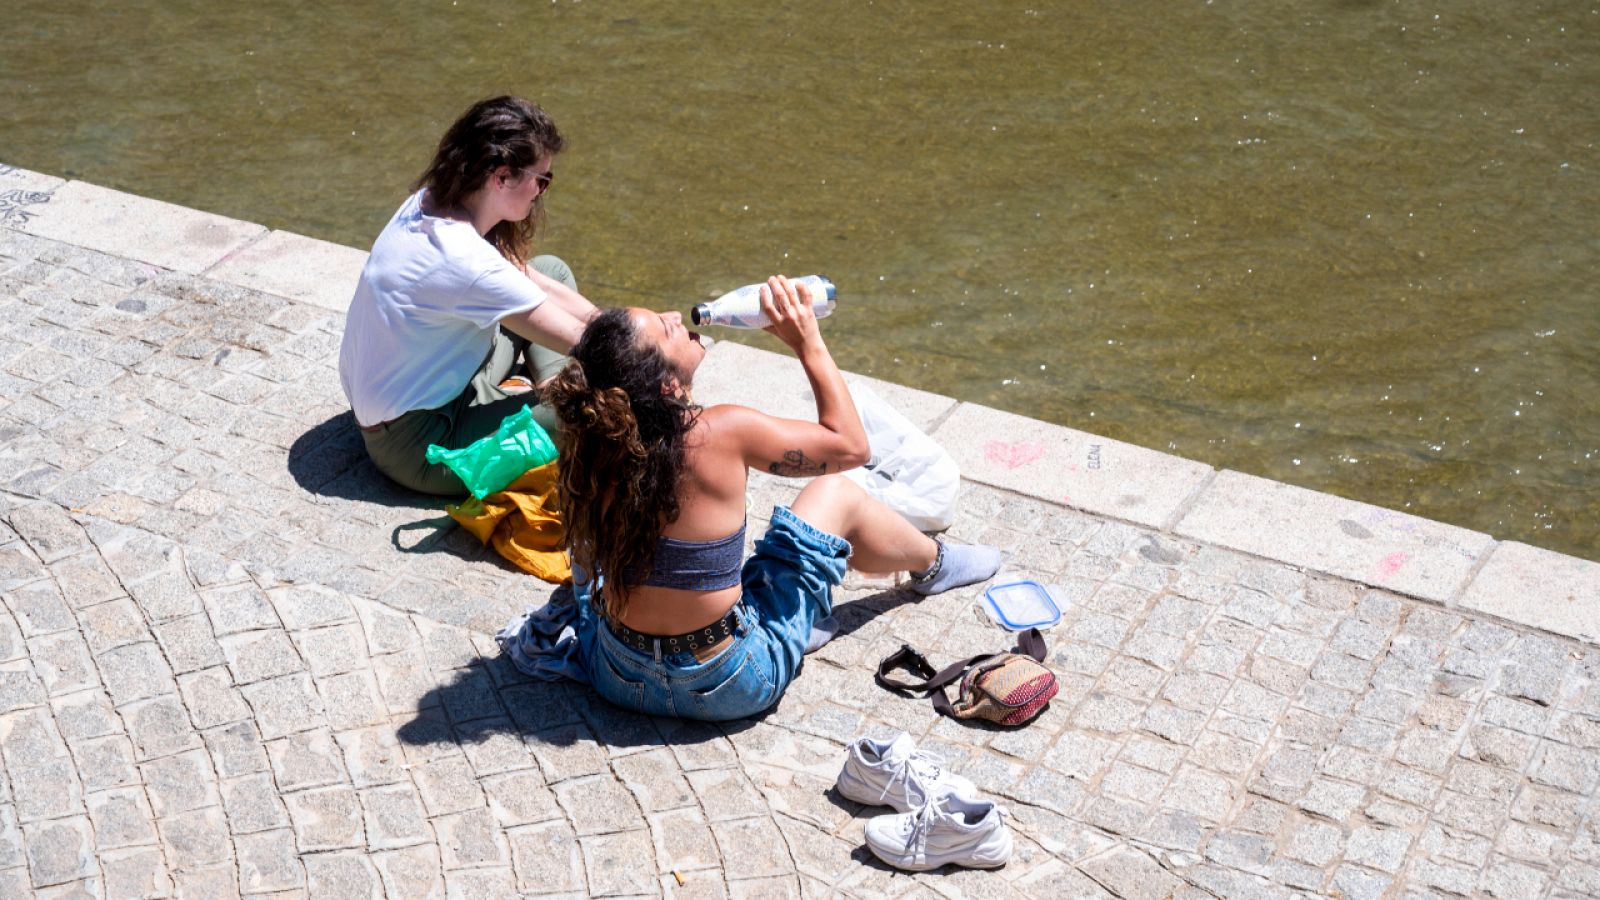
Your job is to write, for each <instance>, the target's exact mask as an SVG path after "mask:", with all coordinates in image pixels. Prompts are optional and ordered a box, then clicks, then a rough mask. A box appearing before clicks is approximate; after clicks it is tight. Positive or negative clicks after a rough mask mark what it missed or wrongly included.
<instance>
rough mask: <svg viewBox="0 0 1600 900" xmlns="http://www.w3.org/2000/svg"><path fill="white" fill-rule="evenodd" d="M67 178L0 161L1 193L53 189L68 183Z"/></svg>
mask: <svg viewBox="0 0 1600 900" xmlns="http://www.w3.org/2000/svg"><path fill="white" fill-rule="evenodd" d="M66 183H67V180H66V179H65V178H57V177H56V176H54V175H46V174H44V173H43V172H34V171H30V170H28V169H22V168H18V167H17V166H8V165H6V164H5V163H3V162H0V193H3V192H5V191H29V192H33V191H38V192H45V191H53V190H55V189H56V188H58V187H60V186H62V185H63V184H66Z"/></svg>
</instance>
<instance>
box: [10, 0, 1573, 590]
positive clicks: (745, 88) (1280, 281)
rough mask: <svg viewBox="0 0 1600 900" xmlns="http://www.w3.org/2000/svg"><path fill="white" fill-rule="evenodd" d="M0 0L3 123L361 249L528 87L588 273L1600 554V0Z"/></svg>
mask: <svg viewBox="0 0 1600 900" xmlns="http://www.w3.org/2000/svg"><path fill="white" fill-rule="evenodd" d="M7 10H8V11H7V16H6V19H7V22H8V27H7V28H6V29H5V31H4V32H3V33H0V97H4V107H5V114H6V120H7V124H6V127H5V129H4V130H3V132H0V161H4V162H7V163H11V164H13V165H20V166H23V167H26V168H31V169H36V170H39V171H43V172H49V173H52V174H60V175H67V176H70V177H75V178H82V179H85V180H88V181H92V182H96V183H99V184H104V185H108V186H112V187H117V188H122V189H125V190H129V191H132V192H135V193H139V194H145V195H149V196H154V197H159V198H162V199H165V200H169V201H172V202H176V203H181V204H185V205H188V206H194V207H198V208H201V209H206V210H211V211H215V212H219V213H223V214H226V215H230V216H235V217H238V218H242V219H248V220H252V221H257V222H262V223H265V224H267V225H270V226H272V227H275V228H285V229H290V230H294V231H298V232H301V233H304V234H309V235H313V236H315V237H319V238H324V239H327V240H332V241H338V242H341V243H345V244H350V245H354V246H358V247H362V248H365V247H367V246H369V245H370V244H371V241H372V238H373V237H374V236H375V235H376V233H377V232H378V230H379V229H380V228H381V227H382V225H383V223H384V221H385V220H386V219H387V217H388V216H389V215H390V213H391V212H392V211H393V209H394V208H395V206H397V205H398V203H399V201H400V199H401V198H402V197H403V196H404V194H405V192H406V190H407V186H408V184H409V183H410V181H411V180H412V179H413V178H414V177H415V176H416V174H417V173H418V172H419V171H420V170H421V168H422V167H423V165H424V164H425V163H426V161H427V159H428V157H429V155H430V152H431V150H432V145H433V143H434V142H435V141H436V140H437V138H438V136H439V134H440V133H442V131H443V129H444V127H445V126H446V125H447V124H448V123H449V122H450V120H451V119H453V118H454V116H455V115H457V114H458V113H459V112H460V111H461V110H462V109H464V108H465V107H466V106H467V105H468V104H469V103H470V102H471V101H472V100H475V99H477V98H479V97H481V96H487V95H489V94H492V93H498V92H502V91H510V92H515V93H520V94H523V95H526V96H529V97H531V98H534V99H536V100H538V101H539V102H540V103H541V104H543V105H544V106H545V107H546V108H547V109H549V110H550V111H551V112H552V114H553V115H554V116H555V118H556V121H557V122H558V123H559V125H560V127H561V129H562V131H563V132H564V133H565V134H566V135H567V137H568V139H569V149H568V151H567V152H566V153H565V154H563V156H562V158H561V159H560V160H558V161H557V163H556V172H557V176H558V177H557V181H556V185H555V188H554V189H553V191H552V192H551V193H550V195H549V203H548V212H549V221H548V228H547V230H546V233H545V237H544V239H543V241H542V244H541V246H542V249H544V250H546V251H548V252H554V253H558V254H560V255H562V256H563V257H565V258H566V259H567V260H568V261H569V262H571V263H572V265H573V268H574V269H575V270H576V271H577V273H578V278H579V280H580V285H581V286H582V287H583V288H584V290H585V292H586V293H588V294H590V295H591V296H592V297H593V298H594V299H595V300H596V301H598V302H601V303H634V304H641V305H647V306H652V307H656V308H662V309H667V308H679V309H687V308H688V307H689V306H690V305H692V304H693V303H695V302H698V301H699V300H702V299H704V298H706V297H708V296H710V295H714V294H716V293H719V292H721V291H722V290H725V289H727V288H731V287H734V286H736V285H739V284H742V283H746V282H749V281H754V280H757V279H758V278H760V277H763V276H764V275H766V274H768V273H769V272H771V271H774V270H777V271H783V272H785V273H788V274H791V275H799V274H805V273H809V272H821V273H825V274H827V275H829V276H831V277H832V278H833V279H834V280H835V281H836V282H837V283H838V285H839V288H840V295H841V301H840V307H839V311H838V312H837V313H836V314H835V316H834V317H833V318H832V319H831V320H829V321H828V322H827V323H826V325H825V333H826V334H827V335H828V337H829V341H830V345H831V346H832V347H833V349H834V353H835V355H836V356H837V357H838V359H839V361H840V363H841V365H843V366H844V367H846V368H850V369H855V370H858V371H862V372H867V373H871V374H873V375H877V376H879V377H883V378H887V379H891V380H894V381H900V382H903V383H907V384H911V385H915V386H918V387H922V388H925V389H928V390H932V391H938V392H941V393H945V394H949V395H952V396H955V397H959V398H961V399H965V400H972V401H976V402H980V403H986V404H990V405H993V406H996V407H1000V408H1003V409H1007V410H1012V411H1015V412H1019V413H1023V414H1026V415H1031V416H1036V417H1039V418H1043V419H1047V420H1050V421H1054V422H1059V423H1061V424H1064V425H1068V426H1072V427H1076V428H1081V429H1084V430H1087V431H1092V432H1095V433H1098V434H1102V435H1107V436H1110V437H1113V438H1118V439H1122V440H1126V441H1130V442H1133V443H1137V444H1142V445H1145V446H1149V447H1153V448H1157V449H1160V450H1165V451H1169V452H1172V453H1175V454H1178V455H1181V456H1186V457H1190V458H1193V459H1198V460H1203V461H1205V462H1207V463H1211V464H1213V465H1216V466H1221V467H1229V468H1234V469H1239V470H1242V471H1245V472H1250V473H1253V474H1257V475H1263V476H1266V477H1270V478H1275V479H1280V480H1283V481H1287V482H1290V483H1293V484H1298V485H1304V486H1307V487H1311V488H1315V489H1319V490H1324V491H1330V492H1332V493H1336V494H1340V495H1343V496H1348V497H1354V498H1357V499H1361V500H1365V501H1369V502H1372V503H1376V504H1379V505H1382V506H1387V507H1393V508H1397V509H1404V510H1407V511H1410V512H1414V513H1417V514H1420V515H1424V516H1428V517H1431V518H1436V519H1442V520H1444V521H1448V522H1453V523H1456V524H1459V525H1463V526H1466V527H1469V528H1474V529H1479V530H1482V531H1487V532H1489V533H1491V534H1494V535H1495V536H1497V537H1500V538H1503V539H1512V540H1521V541H1526V542H1529V543H1533V544H1537V545H1540V546H1544V547H1549V548H1552V549H1555V550H1560V551H1564V552H1567V553H1573V554H1577V555H1580V556H1585V557H1588V558H1590V559H1600V529H1597V527H1596V522H1597V519H1600V416H1597V415H1596V413H1597V410H1600V360H1597V357H1596V354H1595V348H1596V347H1597V346H1600V291H1597V289H1596V287H1595V280H1596V273H1597V271H1600V202H1597V201H1600V153H1597V149H1596V141H1600V90H1597V89H1596V85H1600V2H1596V0H1585V2H1539V0H1532V2H1521V3H1505V2H1503V0H1500V2H1484V0H1457V2H1455V3H1450V4H1441V3H1422V2H1394V0H1322V2H1307V0H1294V2H1275V3H1268V2H1205V0H1199V2H1172V0H1166V2H1149V0H1129V2H1121V3H1116V4H1089V3H1074V4H1064V3H1053V4H1045V3H1041V2H1038V0H1033V2H1031V3H1016V2H992V3H954V2H946V0H923V2H917V3H912V2H887V3H886V2H813V3H806V4H782V5H779V4H749V3H742V2H727V0H708V2H702V3H693V4H690V3H675V2H632V3H608V2H596V0H588V2H570V0H556V2H548V3H514V2H508V0H502V2H473V0H455V2H451V0H443V2H439V0H430V2H404V3H402V2H388V3H382V2H373V0H360V2H350V3H344V4H339V5H337V6H335V7H327V8H325V7H323V6H320V5H310V4H299V3H289V2H284V0H257V2H253V3H250V4H247V5H246V4H215V3H200V2H194V0H161V2H152V0H122V2H116V3H109V2H100V3H95V2H90V3H73V4H63V3H59V2H55V0H48V2H47V0H11V2H10V3H9V4H8V6H7ZM738 339H742V340H750V341H751V342H753V343H757V344H762V345H764V346H768V347H770V348H773V349H777V345H776V344H775V343H771V342H768V339H767V338H766V337H765V336H759V335H758V336H754V337H750V338H738Z"/></svg>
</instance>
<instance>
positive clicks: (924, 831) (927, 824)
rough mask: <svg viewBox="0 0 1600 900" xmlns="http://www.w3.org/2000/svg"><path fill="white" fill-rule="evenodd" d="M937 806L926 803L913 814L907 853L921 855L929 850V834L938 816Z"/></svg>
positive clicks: (907, 833) (908, 831) (907, 836)
mask: <svg viewBox="0 0 1600 900" xmlns="http://www.w3.org/2000/svg"><path fill="white" fill-rule="evenodd" d="M937 806H938V804H937V803H924V804H922V805H921V806H919V807H917V811H916V812H914V813H912V814H911V828H910V829H909V830H907V832H906V852H907V853H921V852H923V851H924V850H925V849H926V848H927V845H928V832H929V830H931V829H932V828H933V820H934V818H935V817H936V816H937V814H938V810H937V809H936V808H935V807H937ZM913 845H915V846H913Z"/></svg>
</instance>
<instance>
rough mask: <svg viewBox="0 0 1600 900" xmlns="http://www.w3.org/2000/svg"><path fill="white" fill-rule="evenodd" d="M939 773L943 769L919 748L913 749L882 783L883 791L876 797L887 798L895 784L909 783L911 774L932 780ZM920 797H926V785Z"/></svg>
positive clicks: (926, 780)
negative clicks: (901, 764)
mask: <svg viewBox="0 0 1600 900" xmlns="http://www.w3.org/2000/svg"><path fill="white" fill-rule="evenodd" d="M941 774H943V770H941V769H940V768H939V766H938V765H937V764H936V763H934V762H933V760H932V758H931V757H929V756H927V755H926V754H924V753H923V752H922V751H921V750H917V751H914V752H913V753H912V754H911V755H910V756H908V757H906V762H905V765H903V766H900V767H899V768H897V769H895V770H894V774H893V775H890V776H889V780H888V781H887V782H885V783H884V785H883V791H882V792H880V793H879V794H878V799H879V800H883V799H886V798H888V796H889V794H890V793H891V792H893V791H894V789H895V786H896V785H901V784H909V783H910V781H911V776H912V775H916V776H917V777H919V778H921V779H922V780H923V781H924V782H932V781H938V780H939V776H940V775H941ZM907 796H908V797H909V796H910V794H909V793H908V794H907ZM922 798H923V800H924V801H926V800H927V799H928V790H927V788H926V787H924V788H923V789H922Z"/></svg>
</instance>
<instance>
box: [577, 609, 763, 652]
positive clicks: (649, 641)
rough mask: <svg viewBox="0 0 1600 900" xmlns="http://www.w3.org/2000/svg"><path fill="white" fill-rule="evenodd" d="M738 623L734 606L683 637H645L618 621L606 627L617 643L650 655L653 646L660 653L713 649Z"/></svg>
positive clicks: (731, 634) (610, 622)
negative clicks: (725, 613)
mask: <svg viewBox="0 0 1600 900" xmlns="http://www.w3.org/2000/svg"><path fill="white" fill-rule="evenodd" d="M739 622H740V615H739V607H738V605H737V604H736V605H734V607H733V608H732V609H730V610H728V614H727V615H725V616H723V617H722V618H720V619H718V620H717V621H715V622H712V623H711V624H710V625H707V626H706V627H704V628H700V629H697V630H695V631H691V632H688V633H687V634H674V635H660V634H645V633H644V632H642V631H634V630H633V629H632V628H629V627H628V626H626V625H624V624H622V623H621V622H612V621H609V620H608V621H607V623H606V624H607V625H608V626H609V627H610V628H611V633H612V634H614V635H616V636H617V640H619V641H621V642H622V643H623V644H625V645H626V646H629V647H632V648H633V649H635V650H638V651H639V652H640V653H654V652H655V651H656V648H657V647H660V649H661V652H663V653H679V652H689V653H693V652H694V651H696V650H699V649H701V648H703V647H715V646H716V645H717V644H720V643H722V642H723V641H725V640H727V639H728V638H730V637H732V636H733V633H734V630H735V629H737V628H738V627H739Z"/></svg>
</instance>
